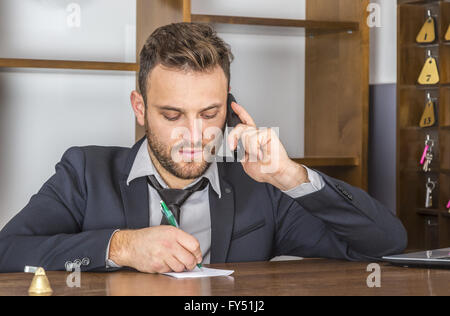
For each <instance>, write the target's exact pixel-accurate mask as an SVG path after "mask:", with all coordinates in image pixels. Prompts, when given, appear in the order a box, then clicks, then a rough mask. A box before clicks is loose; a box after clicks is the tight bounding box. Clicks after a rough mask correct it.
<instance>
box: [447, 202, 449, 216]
mask: <svg viewBox="0 0 450 316" xmlns="http://www.w3.org/2000/svg"><path fill="white" fill-rule="evenodd" d="M447 210H448V212H449V213H450V201H448V203H447Z"/></svg>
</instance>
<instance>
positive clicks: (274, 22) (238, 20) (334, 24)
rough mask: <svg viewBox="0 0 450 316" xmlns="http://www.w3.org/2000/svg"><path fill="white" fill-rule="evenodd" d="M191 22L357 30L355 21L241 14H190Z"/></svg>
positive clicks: (313, 30)
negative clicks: (259, 16) (274, 17)
mask: <svg viewBox="0 0 450 316" xmlns="http://www.w3.org/2000/svg"><path fill="white" fill-rule="evenodd" d="M191 21H192V22H200V23H215V24H239V25H259V26H275V27H295V28H303V29H305V30H306V34H307V35H318V34H324V33H333V32H336V33H339V32H356V31H358V30H359V24H358V23H357V22H347V21H342V22H341V21H313V20H295V19H270V18H254V17H243V16H223V15H200V14H192V15H191Z"/></svg>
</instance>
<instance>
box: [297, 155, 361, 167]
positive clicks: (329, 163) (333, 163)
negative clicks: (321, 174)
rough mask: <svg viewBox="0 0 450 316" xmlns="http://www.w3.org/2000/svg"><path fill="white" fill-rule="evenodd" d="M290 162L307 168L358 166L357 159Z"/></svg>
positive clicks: (339, 158)
mask: <svg viewBox="0 0 450 316" xmlns="http://www.w3.org/2000/svg"><path fill="white" fill-rule="evenodd" d="M292 160H294V161H295V162H297V163H299V164H302V165H305V166H307V167H357V166H359V165H360V162H359V158H358V157H305V158H293V159H292Z"/></svg>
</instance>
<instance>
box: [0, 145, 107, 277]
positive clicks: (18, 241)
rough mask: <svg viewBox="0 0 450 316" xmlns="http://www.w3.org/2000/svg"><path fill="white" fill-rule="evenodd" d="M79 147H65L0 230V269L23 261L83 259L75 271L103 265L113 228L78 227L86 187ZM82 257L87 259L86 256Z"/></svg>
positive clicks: (48, 265) (58, 266)
mask: <svg viewBox="0 0 450 316" xmlns="http://www.w3.org/2000/svg"><path fill="white" fill-rule="evenodd" d="M84 170H85V158H84V153H83V151H82V149H80V148H77V147H73V148H70V149H69V150H67V151H66V152H65V153H64V155H63V157H62V159H61V161H60V162H59V163H58V164H57V165H56V173H55V174H54V175H53V176H52V177H51V178H50V179H49V180H48V181H47V182H46V183H45V184H44V185H43V187H42V188H41V189H40V190H39V192H38V193H37V194H35V195H33V196H32V198H31V199H30V201H29V203H28V204H27V205H26V206H25V208H24V209H23V210H22V211H21V212H20V213H19V214H18V215H16V216H15V217H14V218H13V219H12V220H11V221H10V222H9V223H8V224H7V225H6V226H5V227H4V229H3V230H2V231H1V232H0V272H19V271H23V268H24V266H26V265H29V266H39V267H43V268H44V269H46V270H65V269H66V267H65V265H66V263H67V262H74V261H75V260H80V261H82V260H83V259H85V260H84V263H88V264H87V265H83V266H81V271H102V270H105V253H106V248H107V245H108V242H109V239H110V237H111V235H112V233H113V232H114V229H104V230H98V231H82V225H83V219H84V212H85V205H86V198H87V191H86V184H85V177H84ZM86 259H88V260H86Z"/></svg>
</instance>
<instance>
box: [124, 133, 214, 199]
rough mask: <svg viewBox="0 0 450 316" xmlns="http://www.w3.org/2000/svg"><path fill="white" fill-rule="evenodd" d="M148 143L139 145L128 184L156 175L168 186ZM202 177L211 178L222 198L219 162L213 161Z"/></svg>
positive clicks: (159, 180) (160, 181)
mask: <svg viewBox="0 0 450 316" xmlns="http://www.w3.org/2000/svg"><path fill="white" fill-rule="evenodd" d="M147 144H148V142H147V139H145V140H144V141H143V142H142V144H141V147H139V151H138V153H137V155H136V158H135V159H134V162H133V166H132V167H131V170H130V174H129V175H128V178H127V185H130V182H131V181H133V180H134V179H137V178H141V177H147V176H150V175H154V176H155V177H156V179H157V180H158V182H159V183H160V184H161V186H162V187H164V188H167V184H166V183H165V182H164V180H163V179H162V178H161V176H160V175H159V173H158V171H157V170H156V169H155V166H154V165H153V162H152V160H151V158H150V155H149V153H148V149H147ZM201 178H207V179H208V180H209V183H210V184H211V187H212V188H213V190H214V191H215V192H216V193H217V195H218V196H219V198H220V197H221V191H220V182H219V171H218V168H217V162H215V161H214V162H213V163H211V165H210V166H209V168H208V169H207V170H206V172H205V173H204V174H203V176H202V177H201ZM201 178H198V179H197V180H196V181H194V182H193V183H192V184H195V183H196V182H198V181H200V179H201ZM192 184H190V185H189V186H191V185H192Z"/></svg>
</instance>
